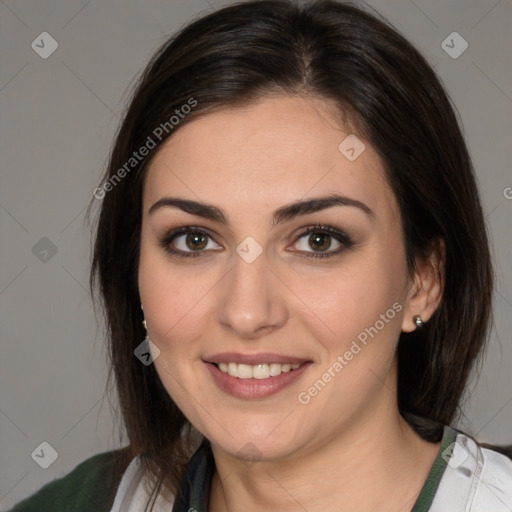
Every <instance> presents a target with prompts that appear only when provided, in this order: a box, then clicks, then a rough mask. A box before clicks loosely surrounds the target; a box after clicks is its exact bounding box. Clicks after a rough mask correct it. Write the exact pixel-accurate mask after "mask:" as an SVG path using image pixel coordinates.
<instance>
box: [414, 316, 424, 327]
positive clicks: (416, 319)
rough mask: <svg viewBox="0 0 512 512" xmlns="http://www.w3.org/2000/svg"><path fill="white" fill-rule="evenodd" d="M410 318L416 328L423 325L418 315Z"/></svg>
mask: <svg viewBox="0 0 512 512" xmlns="http://www.w3.org/2000/svg"><path fill="white" fill-rule="evenodd" d="M412 319H413V321H414V323H415V324H416V329H421V328H422V327H423V326H424V325H425V322H424V321H423V320H422V319H421V316H420V315H416V316H414V317H413V318H412Z"/></svg>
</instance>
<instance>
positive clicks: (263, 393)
mask: <svg viewBox="0 0 512 512" xmlns="http://www.w3.org/2000/svg"><path fill="white" fill-rule="evenodd" d="M310 364H311V363H310V362H307V363H303V364H301V365H300V366H299V367H298V368H297V369H296V370H292V371H289V372H285V373H281V375H277V376H276V377H269V378H268V379H239V378H238V377H232V376H231V375H229V374H228V373H224V372H223V371H221V370H219V369H218V368H217V367H216V366H215V365H214V364H213V363H206V367H207V368H208V370H209V372H210V374H211V375H212V377H213V380H214V381H215V383H216V384H217V386H219V388H221V389H222V390H223V391H225V392H226V393H228V394H230V395H232V396H234V397H237V398H246V399H251V398H253V399H256V398H266V397H268V396H271V395H274V394H276V393H278V392H279V391H281V390H282V389H284V388H285V387H287V386H289V385H291V384H292V383H293V382H295V381H296V380H297V379H298V378H299V377H300V376H301V375H302V374H303V373H304V372H305V371H306V369H307V367H308V366H309V365H310Z"/></svg>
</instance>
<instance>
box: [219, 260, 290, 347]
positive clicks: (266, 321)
mask: <svg viewBox="0 0 512 512" xmlns="http://www.w3.org/2000/svg"><path fill="white" fill-rule="evenodd" d="M223 281H224V286H223V288H222V291H221V297H219V306H218V309H217V315H218V321H219V323H220V324H221V325H222V326H223V327H224V328H225V329H228V330H230V331H232V332H234V334H235V335H236V336H237V337H238V338H244V339H256V338H258V337H260V336H262V335H266V334H269V333H271V332H273V331H274V330H277V329H279V328H281V327H282V326H283V325H284V324H285V323H286V321H287V319H288V316H289V311H288V308H287V305H286V297H285V293H284V290H285V289H286V287H284V286H283V284H282V283H281V282H280V280H279V279H278V278H277V277H276V275H275V274H274V272H273V271H272V270H270V268H269V267H268V265H267V261H266V258H265V253H264V252H263V253H262V254H261V255H260V256H259V257H258V258H257V259H256V260H255V261H253V262H252V263H247V262H246V261H245V260H244V259H243V258H241V257H239V256H238V255H236V257H235V258H234V266H233V269H232V270H231V272H229V273H228V275H227V276H226V279H225V280H223Z"/></svg>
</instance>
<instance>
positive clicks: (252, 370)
mask: <svg viewBox="0 0 512 512" xmlns="http://www.w3.org/2000/svg"><path fill="white" fill-rule="evenodd" d="M300 366H301V365H300V364H291V363H285V364H281V363H270V364H267V363H259V364H254V365H250V364H238V363H233V362H230V363H219V364H218V365H217V367H218V368H219V370H220V371H221V372H224V373H227V374H228V375H231V377H237V378H238V379H259V380H261V379H268V378H270V377H278V376H279V375H281V374H282V373H287V372H290V371H293V370H296V369H297V368H299V367H300Z"/></svg>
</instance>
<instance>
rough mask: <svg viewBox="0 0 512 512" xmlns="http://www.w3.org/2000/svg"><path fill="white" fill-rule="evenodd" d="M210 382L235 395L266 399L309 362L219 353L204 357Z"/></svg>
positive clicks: (292, 379) (285, 384)
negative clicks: (210, 377)
mask: <svg viewBox="0 0 512 512" xmlns="http://www.w3.org/2000/svg"><path fill="white" fill-rule="evenodd" d="M205 363H206V367H207V368H208V370H209V372H210V374H211V376H212V377H213V381H214V382H215V383H216V384H217V386H218V387H219V388H220V389H221V390H223V391H225V392H226V393H228V394H230V395H232V396H235V397H237V398H245V399H251V398H252V399H255V398H266V397H268V396H270V395H273V394H275V393H277V392H278V391H280V390H282V389H284V388H285V387H287V386H288V385H290V384H291V383H292V382H294V381H295V380H297V379H298V378H299V377H300V375H301V374H302V373H303V372H304V371H305V370H306V369H307V368H308V367H309V366H310V364H311V363H312V362H311V361H308V360H306V359H302V358H297V357H291V356H286V355H282V354H270V353H262V354H239V353H222V354H216V355H214V356H211V357H208V358H207V360H205Z"/></svg>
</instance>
